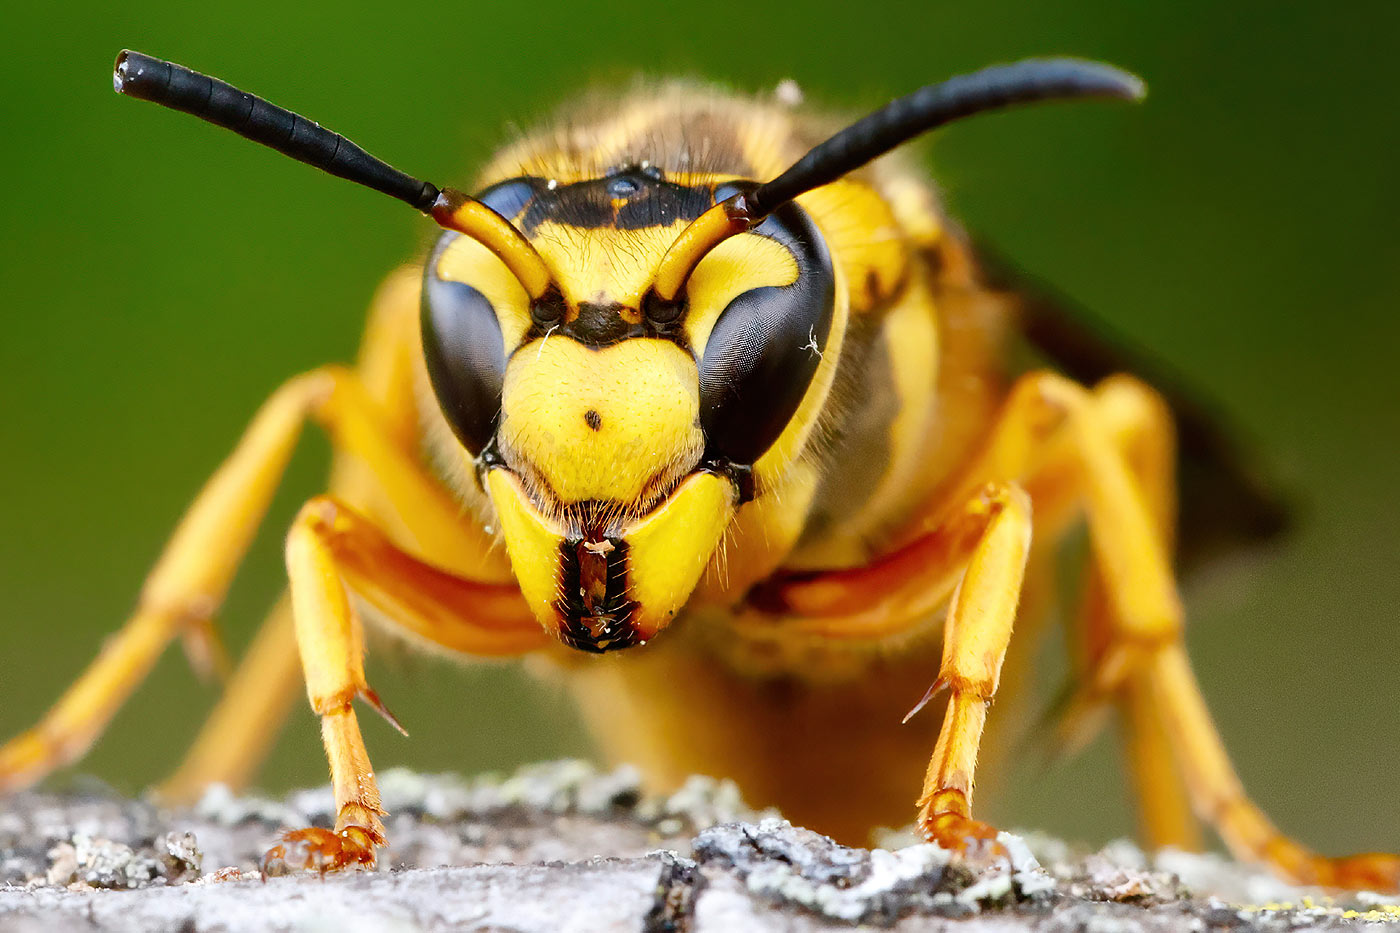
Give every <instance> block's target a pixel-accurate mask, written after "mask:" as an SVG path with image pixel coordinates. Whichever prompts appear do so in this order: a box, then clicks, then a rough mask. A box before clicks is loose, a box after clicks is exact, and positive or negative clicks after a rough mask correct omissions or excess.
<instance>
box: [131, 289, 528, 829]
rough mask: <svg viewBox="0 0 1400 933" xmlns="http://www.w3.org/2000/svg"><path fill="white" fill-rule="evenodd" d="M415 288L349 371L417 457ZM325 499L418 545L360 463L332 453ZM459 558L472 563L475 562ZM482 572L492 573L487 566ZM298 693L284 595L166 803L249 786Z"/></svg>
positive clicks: (391, 437) (381, 310)
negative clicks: (214, 788) (213, 787)
mask: <svg viewBox="0 0 1400 933" xmlns="http://www.w3.org/2000/svg"><path fill="white" fill-rule="evenodd" d="M421 288H422V272H421V269H419V268H418V267H416V266H405V267H404V268H402V269H399V270H398V271H396V272H395V273H393V274H392V275H390V276H389V277H388V278H387V279H386V280H385V282H384V283H383V285H381V286H380V288H379V291H378V292H377V293H376V294H375V297H374V300H373V302H372V303H371V305H370V313H369V320H368V323H367V324H366V327H365V334H364V338H363V339H362V340H361V343H360V356H359V359H358V360H357V361H356V363H355V371H356V373H357V374H358V375H359V380H360V383H361V384H362V385H363V386H364V392H365V394H366V395H367V396H368V397H369V398H370V400H371V401H372V402H373V403H374V406H375V408H376V409H377V410H378V411H379V413H380V415H381V417H380V419H379V421H380V425H381V429H382V432H383V436H384V443H386V444H387V445H389V446H398V447H400V448H402V449H404V450H412V449H414V445H415V443H416V442H415V437H416V432H417V430H418V414H417V408H416V405H415V399H414V396H413V384H412V372H411V369H412V363H411V360H412V355H413V353H414V351H415V349H416V342H417V339H418V337H417V327H418V302H419V295H420V290H421ZM329 491H330V494H331V495H333V496H335V497H336V498H337V499H339V500H341V501H343V502H346V503H347V504H349V505H350V506H352V507H354V508H357V509H361V510H363V511H364V512H365V513H366V514H371V515H378V516H380V518H381V519H382V520H384V521H386V522H389V523H390V524H391V525H392V530H393V531H394V533H395V534H396V535H397V536H398V538H399V540H402V541H414V540H415V536H414V535H413V534H412V531H411V528H409V527H407V526H406V523H405V522H404V521H403V519H402V517H400V516H399V515H397V514H395V513H394V509H393V506H392V504H391V503H390V502H389V501H388V498H387V496H386V495H385V493H384V490H383V484H382V483H381V481H380V479H379V477H377V476H376V475H375V474H374V473H373V472H372V470H371V469H370V468H369V466H367V465H366V463H365V462H364V461H363V460H361V459H360V458H357V457H354V456H351V455H349V454H346V453H343V452H340V451H337V452H336V453H335V456H334V459H333V461H332V464H331V476H330V483H329ZM465 556H466V557H467V558H468V559H474V558H476V557H479V556H480V555H473V554H471V553H469V554H467V555H465ZM484 570H485V571H486V572H488V573H489V571H490V568H489V567H488V568H485V569H484ZM481 574H482V571H478V575H481ZM501 578H502V579H508V577H507V576H502V577H501ZM301 687H302V678H301V662H300V661H299V660H298V659H297V653H296V636H295V635H294V634H293V631H292V619H291V602H290V597H289V596H286V595H284V596H283V598H282V600H281V602H279V604H278V608H277V609H275V610H273V613H272V614H271V615H270V616H269V617H268V619H267V620H266V621H265V622H264V623H263V626H262V627H261V628H260V629H259V631H258V634H257V635H256V636H255V638H254V641H253V643H252V646H251V647H250V648H249V650H248V654H247V656H246V657H245V658H244V659H243V660H242V661H241V662H240V664H239V667H238V669H237V671H236V672H235V673H234V674H233V676H232V678H231V679H230V680H229V681H228V682H227V683H226V684H225V688H224V693H223V696H222V697H221V698H220V700H219V703H218V705H217V706H216V707H215V708H214V711H213V712H212V713H211V714H210V715H209V717H208V718H207V719H206V720H205V723H204V725H203V726H202V727H201V729H200V731H199V735H198V736H197V737H196V738H195V741H194V743H193V744H192V745H191V747H190V750H189V752H188V753H187V754H186V756H185V759H184V760H183V761H182V762H181V764H180V766H179V767H178V768H177V769H176V770H175V772H174V773H173V774H171V775H170V777H168V778H167V779H166V780H165V781H163V782H162V783H161V785H160V788H159V793H160V795H161V797H162V799H165V800H168V801H172V802H191V801H193V800H196V799H198V797H199V795H200V794H201V793H203V791H204V788H206V787H208V786H209V785H210V784H215V783H219V784H224V785H226V786H228V787H232V788H235V789H238V788H241V787H244V786H246V785H247V784H248V782H249V781H250V780H251V779H252V778H253V777H255V776H256V774H257V772H258V770H259V769H260V767H261V765H262V762H263V761H264V760H265V758H266V757H267V754H268V752H269V751H271V747H272V739H273V737H274V736H276V735H277V734H278V732H279V731H280V729H281V726H282V723H283V721H284V720H285V718H286V716H287V715H288V714H289V713H290V712H291V710H292V708H293V707H294V706H295V703H296V697H297V693H298V692H299V691H300V689H301Z"/></svg>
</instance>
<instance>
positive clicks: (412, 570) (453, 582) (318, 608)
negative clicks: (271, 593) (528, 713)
mask: <svg viewBox="0 0 1400 933" xmlns="http://www.w3.org/2000/svg"><path fill="white" fill-rule="evenodd" d="M287 574H288V577H289V578H290V580H291V590H292V609H293V615H294V617H295V626H296V640H297V647H298V649H299V652H300V655H301V664H302V670H303V673H304V674H305V677H306V692H307V697H308V699H309V700H310V702H311V708H312V710H314V711H315V713H316V715H318V716H319V717H320V718H321V735H322V739H323V741H324V743H325V749H326V757H327V759H328V760H329V761H330V769H331V785H332V789H333V790H334V793H335V803H336V814H337V815H336V823H335V829H334V830H326V829H319V828H315V827H312V828H308V829H300V830H294V831H291V832H288V833H286V834H284V835H283V837H282V841H281V842H280V843H279V844H278V845H276V846H274V847H273V848H272V849H270V850H269V851H268V853H267V855H266V857H265V859H264V868H265V870H268V871H276V870H282V869H287V868H290V869H294V870H299V869H316V870H320V871H323V872H324V871H335V870H339V869H342V868H346V867H348V866H351V865H364V866H372V865H373V864H374V862H375V849H376V848H378V847H381V846H383V845H384V844H385V837H384V824H383V821H382V819H381V817H382V816H383V815H384V812H383V810H382V809H381V808H380V799H379V788H378V785H377V784H376V782H375V779H374V771H373V769H372V767H371V765H370V761H369V754H368V752H367V751H366V750H365V745H364V739H363V738H362V737H361V735H360V726H359V722H358V720H357V719H356V717H355V711H354V709H353V708H352V706H351V703H352V702H353V701H354V700H355V699H356V698H357V697H358V698H362V699H365V700H367V701H368V702H369V703H370V704H371V705H372V706H373V707H374V708H375V709H376V710H377V711H378V712H380V713H381V714H382V715H384V716H385V718H387V719H388V720H389V721H390V722H391V723H392V724H393V725H394V726H396V727H398V723H397V722H396V721H395V720H394V719H393V717H392V716H391V715H390V714H389V712H388V710H387V709H385V708H384V706H383V704H381V703H380V701H379V698H378V697H377V696H376V695H375V693H374V691H372V690H371V689H370V688H369V684H368V683H367V682H366V680H365V672H364V637H363V630H362V628H361V625H360V621H359V618H358V617H357V615H356V614H355V612H354V611H353V609H352V608H351V604H350V599H349V592H350V591H353V592H354V593H355V594H356V595H358V596H361V597H363V598H364V599H366V600H368V601H369V602H370V603H372V604H374V605H375V606H376V607H378V608H379V609H382V610H385V611H386V612H387V613H391V614H392V616H393V618H394V620H395V622H397V623H399V624H401V625H402V626H403V627H404V628H405V629H406V630H407V631H408V632H410V633H412V634H414V635H417V636H419V637H421V638H425V639H428V640H430V641H432V642H434V643H435V644H437V645H440V646H442V647H445V648H448V649H450V650H453V651H458V652H465V653H471V654H478V655H518V654H523V653H525V652H527V651H531V650H534V649H536V648H539V647H541V646H542V645H543V644H544V643H545V641H546V638H547V636H546V634H545V633H544V631H543V630H542V629H541V628H540V627H539V625H538V624H537V623H536V622H535V621H534V616H533V614H532V613H531V612H530V610H529V607H528V606H527V605H526V604H525V601H524V599H523V598H522V597H521V596H520V594H519V591H518V590H516V589H515V588H514V586H513V585H511V584H482V583H475V582H472V581H469V580H465V579H462V578H460V577H456V576H453V575H452V574H449V573H447V572H445V571H442V570H438V569H437V568H435V567H431V566H429V565H427V564H424V563H422V562H421V561H419V560H417V559H416V558H414V557H412V556H410V555H409V554H407V553H405V552H403V551H401V550H399V549H398V548H397V547H395V546H394V545H393V544H392V543H390V541H389V539H388V538H387V536H385V535H384V534H383V533H382V532H380V531H379V530H378V529H377V528H375V527H374V526H373V525H372V524H371V523H370V522H369V521H368V520H366V519H364V518H362V517H360V516H359V515H357V514H355V513H354V512H352V511H351V510H350V509H348V508H346V507H345V506H342V505H340V504H339V503H337V502H336V501H335V500H334V499H332V498H330V497H328V496H321V497H318V498H315V499H312V500H310V501H309V502H307V503H306V505H304V506H303V507H302V509H301V512H300V513H299V514H298V516H297V519H296V521H295V522H294V523H293V525H292V530H291V532H290V533H289V534H288V536H287ZM347 587H348V588H349V589H348V590H347Z"/></svg>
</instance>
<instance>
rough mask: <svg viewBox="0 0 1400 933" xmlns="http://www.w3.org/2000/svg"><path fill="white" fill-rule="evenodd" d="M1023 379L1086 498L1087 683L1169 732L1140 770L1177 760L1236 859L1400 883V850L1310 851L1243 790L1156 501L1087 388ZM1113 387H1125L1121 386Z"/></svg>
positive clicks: (1296, 873)
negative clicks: (1059, 428)
mask: <svg viewBox="0 0 1400 933" xmlns="http://www.w3.org/2000/svg"><path fill="white" fill-rule="evenodd" d="M1031 378H1033V379H1035V393H1034V395H1033V396H1030V397H1031V398H1034V399H1035V400H1036V401H1037V402H1038V403H1040V404H1041V405H1043V406H1045V407H1050V408H1053V409H1056V410H1058V411H1060V412H1063V414H1064V419H1065V426H1066V430H1067V433H1068V434H1069V436H1070V438H1071V442H1072V444H1073V446H1074V448H1075V449H1076V451H1077V452H1078V455H1079V460H1080V465H1081V469H1082V471H1083V475H1082V485H1083V495H1084V503H1085V508H1086V511H1087V514H1088V519H1089V527H1090V534H1091V536H1092V538H1093V546H1094V554H1095V562H1096V565H1097V568H1098V572H1099V573H1100V575H1101V577H1102V580H1103V587H1104V592H1105V596H1106V600H1105V604H1106V606H1107V611H1106V612H1104V613H1103V615H1102V618H1103V620H1104V622H1105V623H1106V624H1107V625H1108V626H1109V628H1110V629H1111V631H1110V632H1109V634H1108V636H1107V644H1106V646H1105V647H1104V650H1103V651H1102V660H1101V661H1100V662H1099V664H1098V665H1097V667H1096V669H1095V670H1094V671H1093V672H1092V683H1091V690H1092V691H1093V692H1094V693H1097V694H1098V695H1100V696H1111V695H1114V694H1115V693H1117V692H1119V691H1128V696H1130V697H1136V698H1137V700H1138V702H1139V708H1138V709H1137V710H1136V711H1135V712H1136V714H1137V715H1139V716H1142V717H1147V716H1149V715H1155V717H1156V718H1157V721H1158V724H1159V725H1158V727H1157V728H1159V729H1160V730H1161V733H1163V734H1164V735H1165V737H1166V742H1165V743H1161V742H1156V741H1154V740H1152V739H1151V738H1150V736H1151V735H1152V734H1153V730H1146V729H1145V730H1144V731H1143V736H1144V740H1145V741H1147V742H1150V743H1152V744H1151V745H1150V746H1148V747H1145V748H1146V751H1144V750H1143V749H1142V748H1140V749H1139V750H1138V751H1139V753H1142V754H1143V759H1142V761H1141V762H1140V767H1143V768H1146V769H1158V770H1159V771H1160V769H1162V768H1163V767H1164V766H1166V767H1167V768H1169V767H1170V766H1169V765H1167V762H1166V761H1165V760H1164V759H1166V758H1168V757H1170V758H1171V759H1174V760H1175V764H1176V766H1177V767H1179V768H1180V769H1181V773H1182V774H1183V775H1184V776H1185V778H1186V784H1187V788H1188V791H1189V796H1190V800H1191V803H1192V805H1193V808H1194V809H1195V811H1196V813H1197V815H1198V816H1200V817H1201V818H1202V819H1204V820H1207V821H1209V822H1211V823H1212V824H1214V825H1215V827H1216V828H1217V829H1218V830H1219V832H1220V835H1221V837H1222V838H1223V839H1224V840H1225V842H1226V844H1227V845H1228V846H1229V847H1230V849H1231V850H1232V851H1233V852H1234V853H1235V854H1236V856H1238V857H1239V858H1242V859H1246V860H1251V861H1260V862H1265V863H1267V864H1270V865H1272V866H1273V867H1274V868H1275V869H1276V870H1277V871H1278V872H1280V873H1281V874H1283V875H1284V876H1285V877H1288V878H1290V879H1292V880H1295V881H1299V882H1305V883H1315V884H1327V885H1336V886H1342V887H1369V888H1373V889H1379V890H1387V891H1394V890H1400V857H1397V856H1394V855H1388V854H1381V853H1375V854H1368V855H1358V856H1352V857H1348V858H1339V859H1331V858H1326V857H1323V856H1319V855H1316V854H1315V853H1313V852H1311V851H1309V850H1308V849H1307V848H1305V847H1304V846H1301V845H1299V844H1298V843H1296V842H1294V841H1292V840H1291V839H1289V838H1287V837H1286V836H1284V835H1283V834H1282V833H1280V832H1279V831H1278V830H1277V829H1275V828H1274V826H1273V825H1272V824H1271V823H1270V822H1269V820H1268V819H1267V818H1266V817H1265V816H1264V815H1263V813H1262V811H1260V810H1259V808H1258V807H1257V806H1255V805H1254V803H1253V802H1252V801H1250V800H1249V798H1248V797H1247V796H1246V794H1245V792H1244V787H1243V785H1242V784H1241V782H1240V780H1239V777H1238V776H1237V775H1236V774H1235V771H1234V768H1233V766H1231V764H1230V760H1229V756H1228V755H1227V754H1226V752H1225V748H1224V744H1223V743H1222V742H1221V740H1220V736H1219V733H1218V732H1217V731H1216V729H1215V725H1214V723H1213V722H1212V721H1211V717H1210V714H1209V711H1208V710H1207V708H1206V704H1205V701H1204V699H1203V698H1202V696H1201V693H1200V688H1199V686H1198V685H1197V683H1196V680H1195V676H1194V674H1193V673H1192V671H1191V667H1190V662H1189V660H1188V659H1187V657H1186V652H1185V646H1184V644H1183V643H1182V610H1181V603H1180V599H1179V597H1178V595H1177V592H1176V588H1175V582H1174V580H1173V578H1172V574H1171V569H1170V565H1169V562H1168V557H1167V555H1168V543H1167V542H1168V539H1167V537H1166V535H1165V534H1164V532H1163V530H1162V529H1161V527H1159V519H1158V518H1157V514H1160V510H1161V503H1160V501H1157V500H1154V495H1153V490H1152V488H1151V484H1150V483H1149V484H1146V485H1142V484H1140V483H1139V481H1138V480H1137V479H1135V478H1134V475H1133V469H1132V467H1131V466H1130V463H1129V458H1128V457H1125V456H1124V455H1123V454H1122V453H1121V452H1120V451H1118V450H1116V449H1115V445H1114V443H1113V438H1112V430H1111V424H1110V420H1109V419H1108V418H1106V417H1105V416H1104V414H1103V411H1102V410H1101V409H1100V407H1099V406H1097V405H1096V404H1095V400H1094V397H1093V396H1091V395H1090V394H1089V393H1088V392H1087V391H1086V390H1084V389H1083V388H1082V387H1080V386H1077V385H1075V384H1073V383H1071V382H1068V381H1067V380H1063V379H1060V378H1059V377H1055V376H1036V377H1031ZM1119 388H1120V390H1126V391H1131V386H1127V385H1126V384H1122V383H1120V384H1119ZM1159 491H1160V490H1159ZM1164 746H1166V747H1169V748H1170V756H1168V753H1167V751H1166V748H1165V747H1164ZM1158 776H1160V773H1159V775H1158ZM1149 793H1151V791H1149ZM1149 802H1150V801H1149Z"/></svg>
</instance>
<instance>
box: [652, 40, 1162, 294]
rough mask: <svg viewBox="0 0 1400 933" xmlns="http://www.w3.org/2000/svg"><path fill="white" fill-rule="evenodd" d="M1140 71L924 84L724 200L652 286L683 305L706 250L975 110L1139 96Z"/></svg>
mask: <svg viewBox="0 0 1400 933" xmlns="http://www.w3.org/2000/svg"><path fill="white" fill-rule="evenodd" d="M1146 93H1147V86H1146V85H1145V84H1144V83H1143V81H1142V79H1141V78H1139V77H1137V76H1136V75H1133V74H1129V73H1128V72H1126V71H1123V70H1122V69H1121V68H1115V67H1113V66H1112V65H1105V64H1103V63H1101V62H1088V61H1081V60H1079V59H1074V58H1041V59H1035V58H1032V59H1026V60H1025V61H1020V62H1016V63H1015V64H1011V65H994V66H992V67H991V68H984V69H982V70H981V71H974V72H972V73H971V74H966V75H958V76H957V77H954V78H949V79H948V80H947V81H943V82H940V83H939V84H930V85H928V86H926V87H922V88H919V89H918V90H917V91H915V92H914V93H912V94H908V95H905V96H904V97H901V98H899V99H898V100H895V101H891V102H890V103H889V104H886V105H885V106H884V107H881V108H880V109H879V110H877V111H875V112H874V113H872V114H870V115H869V116H868V117H865V118H864V119H861V120H858V121H857V122H855V123H852V124H851V125H850V126H848V127H846V128H845V129H844V130H842V131H841V132H839V133H837V134H836V135H835V136H833V137H831V138H830V139H828V140H827V141H826V142H823V143H820V144H818V145H817V146H816V147H814V148H813V149H811V150H810V151H809V152H808V153H807V154H806V155H804V156H803V157H802V158H800V159H798V160H797V161H796V162H794V163H793V164H792V165H791V166H790V167H789V168H788V169H787V171H785V172H783V173H782V174H781V175H779V176H778V177H777V178H774V179H773V180H772V181H770V182H767V183H766V184H762V185H759V186H758V187H756V188H753V189H751V190H749V191H745V192H742V193H740V194H736V195H735V196H734V197H732V198H730V199H729V200H727V201H725V202H724V203H722V204H716V205H715V206H714V207H712V208H710V209H709V210H708V211H706V212H705V213H704V214H702V215H700V217H698V218H696V220H694V221H693V222H692V223H691V224H690V226H688V227H687V228H686V229H685V230H683V231H681V235H680V236H679V237H677V238H676V241H675V243H673V244H672V245H671V248H670V249H669V250H667V251H666V255H665V256H663V257H662V259H661V263H660V265H659V266H658V267H657V273H656V279H655V283H654V284H653V286H652V290H653V292H654V293H655V295H656V298H657V299H658V300H660V301H661V302H662V303H671V302H675V301H676V300H677V299H678V296H679V295H680V291H681V289H682V288H683V287H684V286H685V283H686V280H687V279H688V278H689V277H690V273H691V272H692V271H693V270H694V269H695V266H696V264H698V263H699V262H700V260H701V259H703V258H704V257H705V254H706V253H708V252H709V251H710V250H712V249H714V248H715V247H716V246H718V245H719V244H720V243H722V242H724V241H725V240H727V239H729V238H730V237H732V236H734V235H736V234H739V233H743V232H744V231H745V230H748V229H750V228H752V227H753V226H754V225H756V224H758V223H759V222H760V221H762V220H763V219H764V218H765V217H767V216H768V215H769V214H771V213H773V211H775V210H776V209H777V208H779V207H781V206H782V205H784V204H786V203H787V202H788V201H791V200H792V199H793V198H796V197H797V196H798V195H801V194H804V193H805V192H808V191H811V190H812V189H813V188H820V187H821V186H822V185H826V184H830V183H831V182H833V181H836V179H838V178H840V177H841V176H842V175H845V174H846V173H847V172H851V171H854V170H855V169H858V168H860V167H861V166H862V165H864V164H866V163H867V162H869V161H871V160H872V159H875V158H877V157H879V156H882V155H884V154H885V153H886V152H889V151H890V150H891V149H894V148H895V147H897V146H899V145H901V144H902V143H906V142H908V141H909V140H911V139H913V138H914V137H916V136H920V135H922V134H924V133H927V132H928V131H929V130H933V129H937V128H938V127H940V126H943V125H944V124H945V123H951V122H953V121H954V120H959V119H962V118H963V117H970V116H973V115H974V114H979V113H986V112H988V111H991V110H1001V109H1002V108H1005V107H1012V106H1016V105H1018V104H1030V103H1035V102H1037V101H1043V100H1072V99H1075V98H1080V97H1117V98H1122V99H1125V100H1139V99H1141V98H1142V97H1143V96H1144V95H1145V94H1146Z"/></svg>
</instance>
